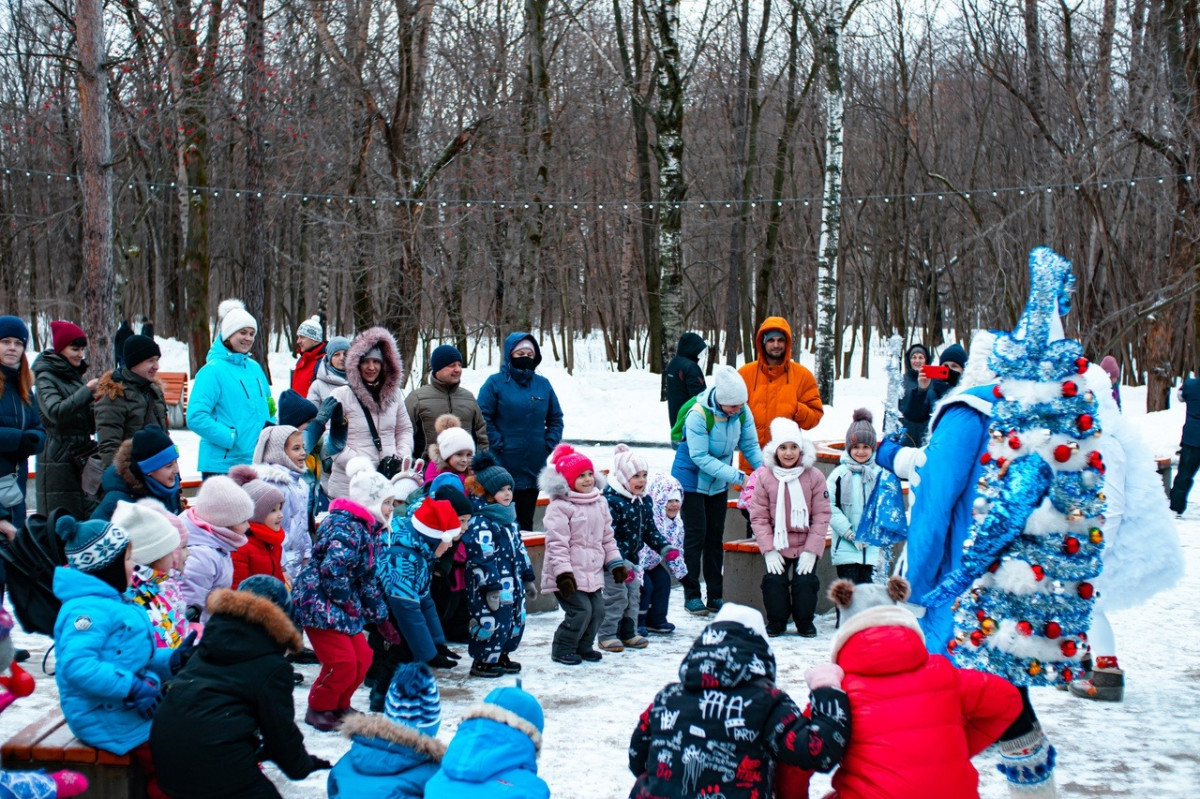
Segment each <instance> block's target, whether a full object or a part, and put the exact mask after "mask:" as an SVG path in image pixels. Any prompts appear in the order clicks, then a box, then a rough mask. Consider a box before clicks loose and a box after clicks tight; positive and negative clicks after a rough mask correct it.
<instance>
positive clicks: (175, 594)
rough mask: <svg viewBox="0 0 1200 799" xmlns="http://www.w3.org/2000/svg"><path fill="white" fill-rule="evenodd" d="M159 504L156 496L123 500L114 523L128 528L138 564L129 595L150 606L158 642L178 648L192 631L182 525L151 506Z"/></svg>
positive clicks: (135, 567)
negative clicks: (181, 571) (185, 594)
mask: <svg viewBox="0 0 1200 799" xmlns="http://www.w3.org/2000/svg"><path fill="white" fill-rule="evenodd" d="M155 504H158V503H156V502H154V500H141V501H140V502H138V503H137V504H136V505H134V504H131V503H129V502H120V503H118V504H117V507H116V510H114V511H113V521H112V523H113V524H115V525H116V526H117V527H119V528H121V529H122V530H124V531H125V535H126V536H127V537H128V538H129V545H130V547H131V548H132V550H133V562H134V563H135V564H136V565H135V566H134V567H133V574H132V576H131V578H130V581H129V588H128V589H127V590H126V591H125V597H126V599H129V600H131V601H133V602H135V603H136V604H138V605H140V606H142V607H143V608H145V609H146V614H147V616H148V617H149V619H150V625H151V626H152V627H153V628H154V644H155V646H158V647H159V648H165V649H174V648H175V647H177V646H179V645H180V644H181V643H183V640H184V639H185V638H187V635H188V631H189V623H188V620H187V612H186V611H187V604H186V602H185V600H184V598H183V586H182V584H181V583H180V580H179V567H180V565H181V563H180V560H181V557H180V536H179V528H177V527H175V526H174V525H173V524H171V523H170V522H169V521H167V514H164V513H160V512H158V511H157V510H154V508H152V507H149V506H150V505H155ZM160 507H161V506H160ZM172 518H177V517H172ZM181 526H182V525H181Z"/></svg>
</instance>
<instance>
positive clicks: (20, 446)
mask: <svg viewBox="0 0 1200 799" xmlns="http://www.w3.org/2000/svg"><path fill="white" fill-rule="evenodd" d="M0 371H3V373H4V390H3V392H0V477H4V476H6V475H10V474H16V475H17V485H18V486H20V487H21V495H22V496H24V495H25V490H26V489H25V484H26V481H27V480H28V477H29V457H30V456H31V455H36V454H37V453H39V452H41V451H42V447H43V446H45V444H46V431H45V430H43V429H42V417H41V415H40V414H39V413H38V409H37V403H36V402H33V401H32V400H33V398H32V397H30V401H29V402H22V401H21V395H20V393H19V392H18V391H17V388H16V387H17V379H18V372H17V370H16V369H10V368H8V367H7V366H0ZM26 433H33V435H34V438H35V439H36V441H34V442H33V443H32V445H30V444H26V443H25V441H24V438H25V434H26ZM543 460H545V458H543ZM25 506H26V503H24V502H22V503H21V504H19V505H16V506H14V507H11V508H5V507H0V519H3V520H5V521H11V522H12V524H13V526H14V527H16V528H17V529H18V530H19V529H21V526H22V525H24V524H25ZM42 512H43V513H46V512H47V511H46V510H44V509H43V510H42ZM3 573H4V572H3V566H2V565H0V575H3Z"/></svg>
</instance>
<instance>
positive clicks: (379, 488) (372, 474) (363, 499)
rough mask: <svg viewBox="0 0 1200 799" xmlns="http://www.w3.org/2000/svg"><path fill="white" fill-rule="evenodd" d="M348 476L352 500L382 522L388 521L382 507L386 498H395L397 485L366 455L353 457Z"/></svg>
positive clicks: (348, 464) (347, 465) (347, 466)
mask: <svg viewBox="0 0 1200 799" xmlns="http://www.w3.org/2000/svg"><path fill="white" fill-rule="evenodd" d="M346 476H347V477H349V478H350V501H351V502H354V503H357V504H359V505H362V506H363V507H364V508H366V509H367V510H369V511H371V515H372V516H374V517H375V518H376V519H377V520H378V521H379V523H380V524H383V523H385V522H386V521H387V519H385V518H384V516H383V513H382V512H381V510H380V508H381V507H382V505H383V503H384V501H385V500H390V499H395V497H396V486H395V485H393V484H392V481H391V480H389V479H387V478H386V477H384V476H383V475H382V474H380V473H379V472H378V471H377V470H376V469H375V464H374V463H372V462H371V459H370V458H368V457H367V456H365V455H359V456H357V457H355V458H351V459H350V462H349V463H347V464H346Z"/></svg>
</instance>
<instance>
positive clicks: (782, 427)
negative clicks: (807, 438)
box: [770, 416, 804, 449]
mask: <svg viewBox="0 0 1200 799" xmlns="http://www.w3.org/2000/svg"><path fill="white" fill-rule="evenodd" d="M789 442H790V443H792V444H795V445H796V446H797V447H801V448H803V447H804V431H803V430H801V429H800V425H798V424H796V422H795V421H793V420H792V419H788V418H786V417H784V416H776V417H775V418H774V419H772V420H771V443H770V447H771V448H772V449H775V448H777V447H778V446H779V445H780V444H786V443H789Z"/></svg>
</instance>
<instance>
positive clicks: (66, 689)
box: [54, 566, 172, 755]
mask: <svg viewBox="0 0 1200 799" xmlns="http://www.w3.org/2000/svg"><path fill="white" fill-rule="evenodd" d="M54 595H55V596H57V597H58V598H59V599H60V600H62V603H63V604H62V609H60V610H59V612H58V620H57V621H56V622H55V623H54V646H55V660H56V661H57V663H58V671H57V672H56V673H55V675H54V679H55V682H56V683H58V698H59V705H61V706H62V712H63V717H64V718H66V720H67V726H68V727H70V728H71V732H72V733H74V734H75V737H76V738H78V739H79V740H81V741H83V742H84V743H85V744H87V745H88V746H93V747H95V748H97V749H105V750H107V751H109V752H113V753H114V754H118V755H123V754H125V753H126V752H128V751H130V750H131V749H134V748H136V747H138V746H140V745H142V744H144V743H145V742H146V741H147V740H148V739H149V738H150V719H144V718H142V717H141V716H140V715H138V712H137V710H134V709H131V708H128V707H126V706H125V704H124V700H125V697H126V696H128V695H129V691H130V689H131V688H132V687H133V682H134V679H135V678H136V677H135V675H137V674H138V673H139V672H146V671H150V672H153V673H154V674H155V675H156V676H157V677H158V678H159V679H160V681H161V680H165V679H166V678H167V677H169V676H170V673H171V672H170V666H169V661H170V659H171V651H172V650H170V649H158V648H156V647H155V646H154V630H153V629H152V628H151V626H150V617H149V616H147V615H146V610H145V609H144V608H142V607H141V606H139V605H135V604H134V603H132V602H128V601H126V600H125V599H124V598H123V597H122V596H121V595H120V594H118V593H117V591H116V589H115V588H113V587H112V586H111V585H109V584H108V583H106V582H104V581H103V580H101V579H100V578H99V577H93V576H92V575H90V574H85V573H83V572H81V571H76V570H75V569H67V568H63V567H61V566H60V567H58V568H56V569H55V570H54Z"/></svg>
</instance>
